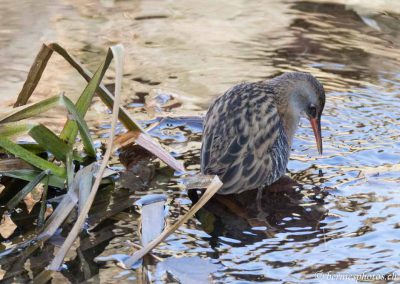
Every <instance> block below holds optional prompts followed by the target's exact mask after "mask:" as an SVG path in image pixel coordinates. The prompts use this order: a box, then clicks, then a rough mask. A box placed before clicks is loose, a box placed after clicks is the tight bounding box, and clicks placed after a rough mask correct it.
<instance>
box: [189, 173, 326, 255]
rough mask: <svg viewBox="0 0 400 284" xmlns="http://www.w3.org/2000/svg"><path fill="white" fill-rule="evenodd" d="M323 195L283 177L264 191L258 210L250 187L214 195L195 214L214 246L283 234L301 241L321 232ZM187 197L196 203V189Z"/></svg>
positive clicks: (323, 214)
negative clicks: (236, 192) (233, 192)
mask: <svg viewBox="0 0 400 284" xmlns="http://www.w3.org/2000/svg"><path fill="white" fill-rule="evenodd" d="M326 194H327V193H326V192H324V191H321V189H320V188H317V187H313V188H312V189H309V190H306V189H305V188H304V187H303V186H302V185H300V184H298V183H297V182H295V181H294V180H292V179H290V178H289V177H283V178H281V179H280V180H279V181H277V182H276V183H274V184H273V185H271V186H270V187H268V188H266V189H265V190H264V192H263V197H262V202H261V205H262V207H261V209H259V208H258V206H257V204H256V196H257V190H251V191H247V192H244V193H242V194H239V195H228V196H223V195H217V196H215V197H214V198H212V199H211V200H210V201H209V202H208V203H207V204H206V205H205V206H204V207H203V208H202V209H201V210H200V211H199V212H198V214H197V215H196V217H197V219H198V220H199V221H200V222H201V225H202V228H203V229H204V230H205V231H206V232H207V233H208V234H210V235H211V239H210V245H211V246H212V247H213V248H216V247H219V246H220V242H222V243H223V242H224V241H227V242H228V243H230V242H231V243H230V244H231V245H232V246H239V247H243V246H247V245H251V244H254V243H256V242H259V241H262V240H266V239H268V238H274V237H275V236H276V235H277V234H282V233H284V234H287V241H288V242H302V241H307V240H310V239H316V238H317V236H318V235H319V234H321V231H320V222H321V221H322V220H323V219H324V218H325V216H326V214H327V210H326V209H325V208H324V206H323V204H324V199H323V197H324V196H325V195H326ZM189 197H190V198H191V200H192V201H193V202H194V203H195V202H196V201H197V199H198V196H197V192H195V191H193V190H192V191H191V192H190V193H189ZM322 227H323V226H322ZM315 245H318V242H316V243H315ZM275 249H277V248H275ZM272 250H274V249H272Z"/></svg>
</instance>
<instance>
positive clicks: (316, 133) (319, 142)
mask: <svg viewBox="0 0 400 284" xmlns="http://www.w3.org/2000/svg"><path fill="white" fill-rule="evenodd" d="M310 123H311V127H312V129H313V131H314V136H315V141H316V142H317V148H318V153H319V154H322V138H321V126H320V125H319V122H318V120H317V119H316V118H310Z"/></svg>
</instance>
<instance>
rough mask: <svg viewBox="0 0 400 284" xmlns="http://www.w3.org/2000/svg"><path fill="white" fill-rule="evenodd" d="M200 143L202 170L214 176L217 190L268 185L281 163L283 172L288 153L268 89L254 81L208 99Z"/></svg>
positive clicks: (280, 169) (229, 190)
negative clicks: (219, 183)
mask: <svg viewBox="0 0 400 284" xmlns="http://www.w3.org/2000/svg"><path fill="white" fill-rule="evenodd" d="M202 142H203V143H202V149H201V169H202V172H203V173H204V174H217V175H219V176H220V178H221V179H222V181H223V182H224V186H223V188H222V190H221V191H220V192H221V193H226V194H227V193H233V192H236V193H237V192H240V191H244V190H248V189H254V188H257V187H259V186H261V185H263V184H270V183H272V182H273V181H275V180H276V179H277V178H279V177H280V175H282V165H283V167H284V168H283V173H284V171H285V167H286V164H287V159H288V153H289V152H288V145H287V139H286V135H285V133H284V131H283V127H282V124H281V120H280V117H279V114H278V110H277V108H276V105H275V102H274V98H273V96H272V94H271V93H270V92H269V91H268V89H266V88H263V87H262V86H260V85H258V84H256V83H252V84H240V85H237V86H235V87H233V88H232V89H230V90H228V91H227V92H226V93H225V94H224V95H222V96H221V97H219V98H218V99H217V100H216V101H215V102H214V104H213V105H212V106H211V107H210V109H209V111H208V113H207V116H206V118H205V123H204V131H203V141H202ZM280 151H281V152H282V151H283V152H284V153H280ZM270 180H273V181H272V182H270Z"/></svg>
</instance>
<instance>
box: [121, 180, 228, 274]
mask: <svg viewBox="0 0 400 284" xmlns="http://www.w3.org/2000/svg"><path fill="white" fill-rule="evenodd" d="M221 186H222V182H221V181H220V179H219V178H218V176H215V177H214V179H213V180H212V182H211V184H210V186H209V187H208V188H207V189H206V191H205V192H204V194H203V196H202V197H201V198H200V199H199V201H198V202H197V203H196V204H195V205H193V207H192V208H190V210H189V211H188V212H187V213H186V214H185V215H183V216H182V217H181V218H180V219H179V220H178V221H177V222H176V223H175V224H173V225H172V226H170V227H167V228H166V229H165V230H164V231H163V232H162V233H161V234H160V236H158V238H156V239H154V240H153V241H151V242H150V243H149V244H148V245H146V246H145V247H143V248H142V249H140V250H138V251H137V252H135V253H134V254H133V255H132V256H131V257H130V258H129V259H127V260H126V261H125V262H124V265H125V267H127V268H129V267H131V266H132V265H133V264H134V263H135V262H137V261H138V260H139V259H141V258H142V257H143V256H145V255H146V254H147V253H148V252H150V251H151V250H152V249H153V248H155V247H156V246H157V245H158V244H159V243H161V242H162V241H163V240H165V239H166V238H167V237H168V236H169V235H171V234H172V233H173V232H175V231H176V230H177V229H178V228H179V227H180V226H181V225H182V224H183V223H185V222H186V221H187V220H189V219H190V217H192V216H193V215H194V214H195V213H196V212H197V211H198V210H199V209H200V208H201V207H203V206H204V204H206V203H207V201H208V200H210V198H211V197H213V196H214V194H215V193H216V192H217V191H218V189H220V188H221Z"/></svg>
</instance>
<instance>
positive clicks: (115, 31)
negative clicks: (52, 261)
mask: <svg viewBox="0 0 400 284" xmlns="http://www.w3.org/2000/svg"><path fill="white" fill-rule="evenodd" d="M370 2H371V3H370ZM0 8H1V9H0V19H1V20H0V21H1V31H0V32H1V34H2V36H1V41H0V47H1V50H2V56H1V61H0V62H1V64H0V77H1V78H2V82H1V83H0V84H1V88H0V94H1V96H0V97H1V101H2V103H3V104H6V103H10V102H12V100H13V99H15V97H16V94H17V93H18V91H19V90H20V88H21V86H22V83H23V80H24V78H25V76H26V73H27V70H28V69H29V64H30V63H31V62H32V60H33V58H34V55H35V53H36V52H37V51H38V48H39V47H40V43H41V41H43V40H46V41H57V42H59V43H61V44H62V45H63V46H65V47H66V48H68V50H70V51H71V53H72V54H74V55H75V56H76V57H78V58H80V60H81V61H82V62H85V63H86V64H87V66H88V67H89V68H91V69H92V70H94V69H95V68H96V66H97V65H98V64H100V60H101V58H102V56H104V54H105V52H106V48H107V47H108V46H109V45H112V44H115V43H117V42H122V43H123V44H124V45H125V47H126V51H127V56H126V69H125V73H126V76H125V79H124V80H125V81H124V90H123V92H124V103H125V105H126V106H127V108H128V109H129V110H130V111H131V112H132V113H133V114H135V115H136V117H138V119H141V120H143V121H147V122H148V123H151V122H154V120H152V119H154V116H151V115H149V114H148V112H147V111H148V109H149V104H150V102H151V101H152V100H153V99H154V97H156V95H157V94H160V93H161V94H164V95H163V97H164V98H166V99H167V103H166V104H167V106H166V107H165V108H162V109H161V110H155V114H156V116H160V115H172V116H177V115H178V116H184V115H200V114H204V113H205V111H206V109H207V107H208V105H209V104H210V103H211V102H212V100H213V99H214V98H215V97H216V96H218V95H219V94H221V93H222V92H223V91H225V90H226V89H228V88H229V87H230V86H232V85H234V84H236V83H238V82H242V81H257V80H262V79H267V78H271V77H273V76H275V75H278V74H281V73H282V72H286V71H307V72H311V73H313V74H314V75H315V76H316V77H317V78H318V79H319V80H320V81H321V82H322V83H323V84H324V86H325V89H326V92H327V102H326V106H325V111H324V116H323V120H322V131H323V140H324V154H323V155H322V156H318V154H317V150H316V145H315V142H314V138H313V135H312V131H311V129H310V127H309V126H308V122H307V121H305V120H304V121H302V122H301V127H300V129H299V131H298V133H297V135H296V138H295V141H294V144H293V152H292V155H291V160H290V163H289V165H288V168H289V171H290V174H289V175H290V176H291V177H292V178H294V179H295V180H296V181H297V182H299V183H301V184H302V185H303V186H302V190H301V191H299V190H297V191H294V192H293V191H292V192H286V193H282V192H278V193H268V194H266V195H265V196H264V200H265V202H264V206H263V208H264V213H263V214H264V215H259V212H256V211H255V204H253V199H252V196H244V197H243V198H241V199H239V200H230V201H226V200H225V201H224V200H214V201H213V202H211V203H209V204H208V205H207V206H206V207H205V208H204V209H203V210H202V211H200V212H199V213H198V214H197V216H196V218H193V219H191V220H190V221H189V222H188V223H187V224H186V225H184V226H183V227H182V228H181V229H180V230H179V231H177V232H176V233H175V234H173V235H172V236H171V237H170V238H169V239H168V241H167V242H165V243H163V244H162V245H160V246H159V247H157V248H156V249H155V250H154V254H156V255H157V256H160V257H162V258H167V257H169V256H201V257H204V258H209V259H212V260H213V261H214V262H216V263H219V264H220V265H221V266H222V268H221V269H220V270H219V271H218V272H217V273H214V274H213V275H212V278H213V279H214V280H215V281H216V282H227V283H234V282H240V283H244V282H247V281H259V282H264V281H278V282H285V281H286V282H287V281H289V282H291V283H299V282H300V283H301V282H320V281H322V280H323V279H322V280H321V279H317V278H316V274H315V273H319V272H321V273H328V272H330V273H352V274H362V273H365V274H377V275H387V274H390V273H397V275H400V264H399V263H400V241H399V228H400V217H399V214H398V208H399V207H400V195H399V192H398V188H399V182H400V166H399V162H400V142H399V137H400V128H399V126H400V116H399V109H400V73H399V70H400V62H399V58H400V49H399V45H400V36H399V34H400V6H399V4H397V2H396V1H390V2H389V1H383V0H382V1H369V2H368V3H367V2H365V1H345V0H336V1H335V0H332V1H294V0H289V1H265V3H260V1H244V0H233V1H232V0H231V1H226V0H223V1H218V2H216V1H201V2H199V1H183V0H178V1H162V2H161V1H154V0H150V1H134V2H131V1H111V0H110V1H106V0H104V1H99V2H98V1H85V4H82V3H81V1H74V0H69V1H67V0H65V1H59V2H58V3H56V4H55V3H53V2H50V1H45V0H40V1H30V0H25V1H22V2H18V3H14V2H12V1H2V3H1V4H0ZM106 81H107V82H111V81H112V73H110V74H109V75H108V76H106ZM77 82H78V83H77ZM83 86H84V85H83V80H81V79H79V77H78V76H77V75H76V74H75V73H74V71H73V70H71V69H70V68H68V66H67V65H66V64H64V63H63V62H62V60H61V59H60V58H54V60H53V59H52V61H51V65H50V67H49V70H48V71H46V72H45V76H44V79H43V82H42V83H41V84H40V86H39V88H38V91H37V94H36V95H35V98H34V99H39V98H43V97H47V96H49V95H54V94H57V93H58V92H60V91H61V90H64V91H66V93H67V95H70V96H72V97H74V96H77V95H78V94H79V92H80V91H81V89H82V87H83ZM168 93H169V94H173V97H174V100H172V101H169V100H168V98H169V96H168V95H165V94H168ZM92 109H93V111H92V112H91V113H90V114H89V115H88V118H89V120H90V121H91V125H92V126H95V127H97V129H98V135H99V137H102V136H103V134H104V133H106V132H107V125H108V121H109V116H108V114H107V112H106V109H105V108H104V107H103V106H102V105H101V103H99V102H98V103H96V104H95V105H94V106H93V107H92ZM153 114H154V112H153ZM151 133H152V134H153V135H154V136H155V137H156V138H157V139H159V140H160V141H161V142H162V143H164V144H165V145H166V147H168V149H169V150H170V151H173V152H174V154H175V155H176V156H177V157H178V158H180V159H183V160H184V161H185V165H186V166H187V167H188V169H190V170H193V171H196V170H199V149H200V139H201V135H200V134H201V128H200V127H199V125H198V124H196V123H194V124H190V123H189V124H187V123H186V124H185V123H183V122H177V121H176V120H171V121H164V122H163V123H162V124H161V125H160V126H159V127H157V128H156V129H154V130H153V131H152V132H151ZM116 166H118V165H116ZM160 172H162V171H157V175H156V179H155V180H154V181H153V182H151V184H150V191H151V192H153V193H160V192H164V193H165V192H166V193H167V194H168V196H169V199H168V204H169V206H170V216H169V218H168V222H173V221H174V220H175V219H176V218H177V217H178V216H180V215H182V214H183V213H185V212H186V211H187V210H188V209H189V207H190V204H191V202H192V201H191V199H190V198H189V196H188V194H187V192H186V191H185V190H183V188H182V186H181V185H180V182H179V179H176V178H171V176H168V175H163V176H161V174H160ZM128 183H129V182H128ZM124 187H128V186H127V185H126V184H125V185H124ZM143 194H146V192H145V191H144V192H143V191H138V190H136V191H135V190H132V189H131V191H129V190H128V189H123V188H121V189H119V190H118V189H117V190H116V193H115V192H114V195H112V197H111V200H112V202H111V203H112V204H114V205H115V204H118V202H120V201H118V200H124V202H130V200H127V199H126V196H131V197H132V204H133V201H134V200H135V199H136V198H138V197H139V196H141V195H143ZM104 195H106V194H104ZM118 196H122V197H121V198H122V199H118ZM253 197H254V196H253ZM104 199H105V200H106V201H108V202H109V201H110V198H108V199H107V197H104ZM99 204H102V203H101V202H100V203H99ZM232 204H234V205H232ZM119 205H121V203H120V204H119ZM104 206H106V205H104ZM121 206H122V205H121ZM127 206H129V203H128V204H127ZM99 208H102V207H101V206H100V207H99ZM104 208H105V207H104ZM98 211H99V212H100V213H99V214H100V215H101V214H102V213H101V212H102V211H101V210H98ZM103 217H104V216H103ZM137 217H138V214H137V211H136V210H135V208H134V207H132V206H130V207H129V208H128V209H126V210H125V211H123V212H122V213H119V214H117V217H115V216H114V217H113V218H111V219H106V218H102V217H99V218H100V220H102V219H105V220H102V221H99V222H100V225H99V226H98V227H97V228H96V229H95V231H94V232H93V235H95V236H97V237H98V240H97V241H96V242H95V243H94V244H91V245H89V244H87V246H86V250H85V246H83V248H82V250H83V254H84V255H85V256H86V257H84V259H85V260H86V261H87V262H88V263H89V264H90V265H88V266H89V267H90V269H87V270H84V271H82V268H81V267H80V265H79V263H80V261H82V259H80V258H79V257H77V256H75V257H72V260H71V261H69V262H67V266H66V269H65V270H64V271H63V272H62V273H59V277H60V279H64V280H65V279H68V280H69V281H72V282H75V281H83V280H85V279H89V278H91V279H92V280H95V279H101V280H103V281H109V282H118V281H121V279H116V277H117V275H119V273H121V271H122V270H121V269H120V268H118V267H116V266H114V265H113V264H112V263H107V264H101V265H99V264H95V263H93V261H92V259H93V257H95V256H97V255H108V254H111V253H127V252H130V251H132V248H130V247H129V246H127V245H126V243H125V242H126V241H127V240H129V241H137V238H138V237H137V234H136V229H137V226H136V223H137V220H136V219H137ZM94 219H95V218H94ZM22 232H23V230H22ZM21 238H22V237H21V232H15V233H14V235H13V236H12V237H11V238H10V239H7V240H3V243H2V246H3V247H9V246H11V245H12V244H14V243H18V242H20V241H21ZM22 239H23V238H22ZM40 267H43V266H40V265H38V268H37V269H39V268H40ZM2 269H3V271H4V268H3V266H2ZM149 269H150V271H151V273H152V274H151V275H152V277H155V278H156V279H158V278H157V277H158V276H157V277H156V276H155V275H158V274H157V273H155V270H156V268H155V266H150V267H149ZM32 270H34V269H32ZM77 272H79V273H77ZM84 272H85V273H84ZM3 274H4V272H3ZM318 276H319V277H324V276H320V275H318ZM19 277H20V278H19V279H29V278H30V277H31V276H29V274H28V273H25V272H23V273H22V274H21V275H20V276H19ZM120 277H123V278H122V279H127V278H129V277H137V275H136V274H135V272H132V273H129V274H127V275H124V276H121V275H120ZM169 277H171V276H169ZM158 280H161V279H158ZM347 282H349V283H350V282H351V280H348V281H347Z"/></svg>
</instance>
